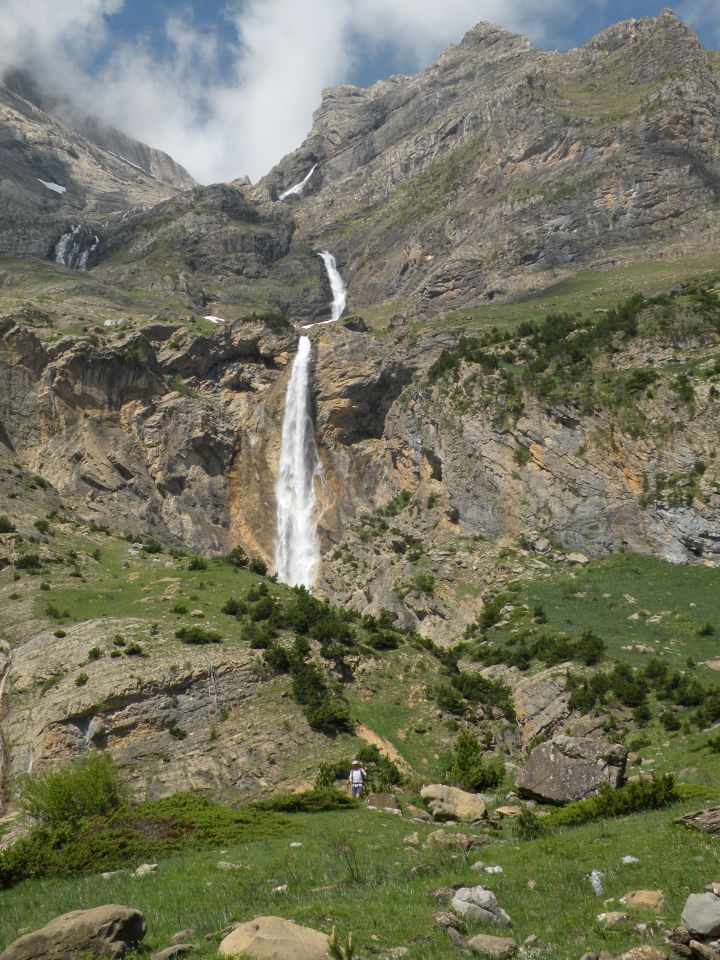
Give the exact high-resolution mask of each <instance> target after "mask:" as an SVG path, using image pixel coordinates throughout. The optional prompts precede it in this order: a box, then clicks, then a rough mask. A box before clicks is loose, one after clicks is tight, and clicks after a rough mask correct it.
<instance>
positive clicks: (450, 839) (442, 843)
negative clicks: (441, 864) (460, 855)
mask: <svg viewBox="0 0 720 960" xmlns="http://www.w3.org/2000/svg"><path fill="white" fill-rule="evenodd" d="M426 842H427V845H428V846H429V847H434V848H435V849H436V850H446V849H448V848H449V849H452V848H453V847H454V848H455V849H460V850H462V851H463V852H465V851H467V850H470V849H472V847H482V846H486V845H487V844H489V843H492V837H489V836H488V835H487V834H486V833H479V834H478V833H475V834H472V835H470V836H468V835H467V834H465V833H455V832H454V831H453V830H442V829H441V830H433V832H432V833H429V834H428V835H427V838H426Z"/></svg>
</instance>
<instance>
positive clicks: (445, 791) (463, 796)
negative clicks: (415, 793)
mask: <svg viewBox="0 0 720 960" xmlns="http://www.w3.org/2000/svg"><path fill="white" fill-rule="evenodd" d="M420 796H421V797H422V798H423V800H424V801H425V802H426V803H427V805H428V807H430V812H431V813H432V815H433V816H434V817H435V818H436V819H437V820H445V819H448V818H451V819H453V820H463V821H466V822H469V823H473V822H475V821H477V820H483V819H484V818H485V817H486V816H487V806H486V804H485V801H484V800H483V799H482V797H479V796H477V794H474V793H469V792H468V791H467V790H461V789H460V788H459V787H447V786H445V785H444V784H442V783H431V784H428V786H426V787H423V788H422V790H421V791H420Z"/></svg>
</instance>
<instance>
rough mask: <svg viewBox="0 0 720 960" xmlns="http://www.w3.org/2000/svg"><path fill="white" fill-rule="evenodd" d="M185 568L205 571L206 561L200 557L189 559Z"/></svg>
mask: <svg viewBox="0 0 720 960" xmlns="http://www.w3.org/2000/svg"><path fill="white" fill-rule="evenodd" d="M187 568H188V570H207V561H206V560H203V558H202V557H191V558H190V560H189V562H188V565H187Z"/></svg>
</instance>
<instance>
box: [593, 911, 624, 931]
mask: <svg viewBox="0 0 720 960" xmlns="http://www.w3.org/2000/svg"><path fill="white" fill-rule="evenodd" d="M629 919H630V914H629V913H622V912H621V911H620V910H609V911H608V912H607V913H599V914H598V916H597V922H598V923H599V924H600V925H601V926H603V927H605V929H606V930H615V929H616V928H617V927H622V926H624V924H626V923H627V922H628V920H629Z"/></svg>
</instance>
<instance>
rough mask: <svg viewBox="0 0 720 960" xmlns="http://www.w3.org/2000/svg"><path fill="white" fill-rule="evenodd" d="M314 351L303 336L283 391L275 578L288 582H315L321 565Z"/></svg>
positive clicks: (313, 584) (312, 584)
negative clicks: (314, 407)
mask: <svg viewBox="0 0 720 960" xmlns="http://www.w3.org/2000/svg"><path fill="white" fill-rule="evenodd" d="M311 367H312V352H311V346H310V338H309V337H300V340H299V341H298V351H297V355H296V357H295V359H294V360H293V365H292V370H291V372H290V380H289V382H288V386H287V392H286V394H285V416H284V419H283V425H282V436H281V440H280V467H279V471H278V480H277V486H276V488H275V497H276V501H277V533H276V537H277V539H276V543H275V567H276V570H277V577H278V580H280V581H281V582H282V583H287V584H289V585H290V586H298V585H302V586H304V587H307V588H308V590H310V589H312V588H313V587H314V586H315V578H316V575H317V568H318V565H319V563H320V544H319V541H318V536H317V516H316V509H315V508H316V503H317V498H316V496H315V480H316V478H317V477H318V476H319V475H320V474H321V472H322V467H321V464H320V458H319V457H318V452H317V447H316V446H315V428H314V426H313V421H312V410H311V405H310V398H311Z"/></svg>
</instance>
